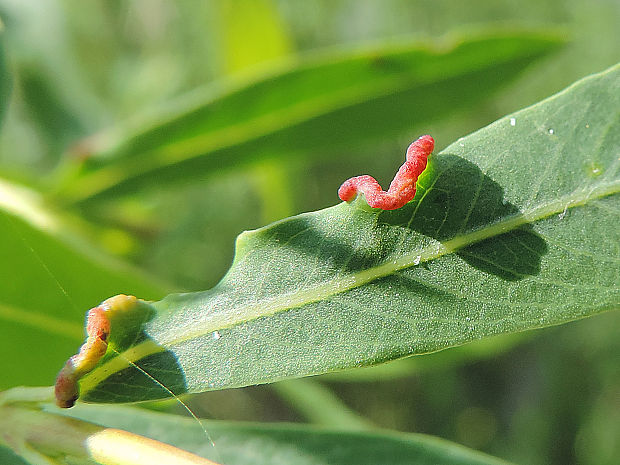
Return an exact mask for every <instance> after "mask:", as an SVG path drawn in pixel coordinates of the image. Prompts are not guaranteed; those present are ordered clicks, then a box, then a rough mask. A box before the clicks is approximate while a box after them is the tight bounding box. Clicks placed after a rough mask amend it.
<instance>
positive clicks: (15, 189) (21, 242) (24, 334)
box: [0, 180, 165, 388]
mask: <svg viewBox="0 0 620 465" xmlns="http://www.w3.org/2000/svg"><path fill="white" fill-rule="evenodd" d="M71 230H72V228H71V225H70V224H69V223H68V222H67V220H66V218H62V217H60V216H59V215H56V214H54V212H53V211H52V210H51V209H50V208H49V206H47V205H46V204H45V203H44V202H43V201H42V199H41V198H40V196H39V195H38V194H37V193H36V192H34V191H32V190H30V189H27V188H25V187H22V186H17V185H15V184H11V183H9V182H7V181H4V180H0V322H1V323H0V353H1V354H2V359H1V360H0V370H1V371H2V374H3V375H2V377H0V388H6V387H10V386H16V385H20V384H30V385H38V384H51V383H52V382H53V381H54V377H55V374H56V372H57V371H58V370H59V368H60V367H61V366H62V363H63V360H64V359H66V358H67V355H68V354H70V353H71V352H73V351H75V350H76V348H77V347H78V346H79V344H80V342H81V341H82V340H83V338H84V329H83V321H84V313H85V311H86V310H87V309H88V308H90V307H93V306H94V305H96V304H97V303H98V302H100V301H101V300H103V299H104V298H106V297H109V296H110V294H118V293H121V292H124V293H130V294H133V293H135V294H138V295H144V297H145V298H157V297H160V296H161V295H162V294H163V293H164V292H165V287H164V286H163V285H162V284H159V283H156V282H155V281H153V280H151V279H148V278H147V277H145V276H142V274H141V273H138V272H137V271H135V270H131V269H130V268H129V267H126V266H123V265H121V264H119V263H117V262H116V261H115V260H112V259H111V258H110V257H106V256H105V255H104V254H102V253H100V252H97V251H96V249H94V248H92V247H90V246H89V245H88V244H86V243H85V242H84V241H83V240H81V239H80V238H79V237H78V236H76V235H71V233H70V231H71ZM142 293H144V294H142Z"/></svg>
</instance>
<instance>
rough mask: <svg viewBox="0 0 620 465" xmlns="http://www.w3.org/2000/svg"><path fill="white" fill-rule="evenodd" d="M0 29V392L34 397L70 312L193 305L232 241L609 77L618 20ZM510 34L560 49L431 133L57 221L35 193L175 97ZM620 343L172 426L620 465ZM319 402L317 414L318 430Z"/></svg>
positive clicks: (61, 10) (148, 23)
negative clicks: (298, 424)
mask: <svg viewBox="0 0 620 465" xmlns="http://www.w3.org/2000/svg"><path fill="white" fill-rule="evenodd" d="M0 17H1V18H2V21H3V22H4V25H5V31H4V33H3V39H2V40H3V46H4V50H5V54H6V57H5V62H6V64H7V67H8V71H9V73H10V75H11V76H12V78H11V79H9V78H7V77H6V75H5V76H3V77H2V85H1V86H0V95H7V92H8V89H9V88H10V86H11V85H10V84H9V82H10V81H12V93H11V98H10V101H9V105H8V107H7V108H6V109H5V110H4V116H3V130H2V132H1V133H0V173H1V174H2V176H3V178H4V179H5V180H12V181H14V182H15V183H26V184H27V185H29V186H30V190H28V191H27V192H25V191H23V190H19V189H16V188H15V186H14V185H13V184H6V185H5V181H2V183H1V184H0V196H1V197H2V200H4V202H2V203H3V205H4V207H3V210H6V211H9V212H11V211H12V210H11V208H10V205H13V206H14V205H16V204H17V203H19V202H18V201H17V200H15V199H18V200H20V201H24V205H27V208H21V209H20V208H19V207H18V210H19V214H17V215H5V214H3V215H1V216H0V229H2V233H1V234H2V236H1V239H2V245H1V246H0V252H1V253H2V260H1V262H0V274H1V276H2V283H3V284H2V286H3V287H2V293H3V295H4V296H5V297H3V300H2V301H1V302H0V317H1V318H2V320H1V321H2V323H1V327H0V336H1V338H0V339H1V340H0V349H1V351H2V352H1V353H2V354H3V355H4V354H11V356H10V357H6V358H7V359H6V360H5V361H4V365H3V372H4V373H10V376H6V377H4V376H3V378H2V379H1V380H0V387H2V388H4V387H9V386H12V385H15V384H50V383H51V382H52V379H53V373H54V372H55V371H56V370H57V367H59V366H60V364H61V363H62V359H63V358H65V357H66V356H67V355H68V354H70V353H72V352H73V351H74V350H75V348H76V346H77V345H78V344H79V341H80V339H81V335H80V332H81V329H80V327H81V321H82V317H83V312H84V310H85V309H87V308H88V307H90V306H92V305H94V304H95V303H97V302H98V301H100V300H102V299H103V298H106V297H108V296H109V295H112V294H116V293H119V292H134V293H136V294H137V295H139V296H140V297H144V298H159V297H161V296H162V295H164V294H165V293H166V292H167V291H169V290H172V289H174V290H180V289H186V290H200V289H203V288H207V287H211V286H212V285H213V284H215V283H216V282H217V281H218V280H219V279H220V278H221V276H222V275H223V273H224V272H225V270H226V269H227V268H228V266H229V265H230V261H231V259H232V254H233V243H234V238H235V236H236V235H237V234H239V233H240V232H241V231H242V230H245V229H253V228H256V227H259V226H262V225H264V224H266V223H268V222H270V221H272V220H275V219H279V218H281V217H285V216H288V215H291V214H294V213H298V212H301V211H309V210H315V209H319V208H323V207H326V206H330V205H332V204H334V203H336V202H337V198H336V195H335V192H336V189H337V187H338V185H339V183H340V182H341V181H342V180H343V179H345V178H347V177H348V176H350V175H352V174H358V173H361V172H369V173H373V174H377V178H378V179H379V181H380V182H383V183H385V182H386V181H387V180H388V179H389V178H390V176H391V175H392V173H393V170H394V167H395V166H398V165H399V164H400V162H401V160H402V154H403V151H404V147H406V145H407V143H408V142H409V141H410V140H411V139H412V137H415V136H417V135H419V134H422V133H430V134H432V135H433V136H434V137H435V138H436V140H437V141H438V149H441V148H443V147H444V146H446V145H447V144H448V143H450V142H452V141H454V140H456V139H458V138H459V137H460V136H463V135H465V134H467V133H469V132H471V131H473V130H475V129H477V128H479V127H481V126H483V125H485V124H487V123H489V122H491V121H493V120H495V119H497V118H498V117H499V116H502V115H504V114H506V113H509V112H511V111H514V110H517V109H519V108H522V107H524V106H526V105H528V104H531V103H534V102H536V101H538V100H541V99H542V98H544V97H546V96H548V95H550V94H552V93H554V92H556V91H558V90H560V89H562V88H563V87H565V86H566V85H568V84H570V83H571V82H573V81H575V80H577V79H578V78H580V77H582V76H584V75H586V74H589V73H592V72H596V71H600V70H602V69H604V68H606V67H608V66H610V65H612V64H614V63H615V62H617V61H618V57H619V56H620V45H619V44H620V33H619V32H618V28H617V24H618V23H620V6H619V5H618V3H617V2H614V1H612V0H598V1H595V2H590V1H585V0H572V1H569V2H559V1H551V2H535V1H525V2H519V3H515V2H512V1H508V0H506V1H495V2H491V1H482V0H477V1H474V2H467V3H462V2H454V1H423V2H416V3H413V2H406V1H398V0H391V1H385V2H376V1H355V2H354V1H337V2H331V1H330V2H328V1H315V2H285V1H281V2H279V1H274V2H270V1H266V0H265V1H249V0H248V1H241V2H232V1H220V2H189V1H188V2H175V3H171V2H165V1H152V0H150V1H147V0H144V1H134V2H125V1H116V2H107V1H96V2H88V3H86V4H84V3H82V2H75V1H72V0H65V1H49V2H37V1H23V0H22V1H17V0H3V1H1V2H0ZM507 24H510V25H511V27H512V26H514V25H520V26H526V27H529V28H534V27H536V28H540V29H542V30H552V31H555V30H556V28H558V27H561V28H562V30H564V31H565V33H566V35H567V37H568V38H569V39H570V42H569V43H568V45H566V46H565V47H563V48H562V49H561V50H559V51H557V52H556V53H554V54H553V55H549V57H547V58H545V59H541V60H539V61H537V62H536V63H534V64H533V65H531V66H529V67H528V68H527V69H526V70H525V72H524V73H520V74H518V75H506V85H505V87H504V88H503V90H502V91H501V92H499V93H494V94H493V95H490V93H489V95H487V96H486V98H482V97H481V98H480V99H479V101H478V99H476V101H475V102H470V103H468V104H467V106H466V107H465V108H464V107H463V106H461V105H456V104H455V107H459V108H457V109H456V110H455V111H445V112H443V113H442V114H441V115H438V116H436V117H434V118H433V119H431V120H428V121H426V120H425V119H424V118H423V117H422V118H420V117H417V118H416V120H415V124H412V125H411V126H410V127H408V126H404V127H403V128H402V129H401V130H399V131H398V133H397V134H394V133H391V132H389V131H386V132H385V133H381V134H379V137H377V138H375V139H374V140H373V141H372V143H365V144H360V143H358V144H355V143H351V144H350V145H348V146H342V147H338V149H337V151H336V152H335V153H330V154H326V153H324V150H323V149H322V148H320V149H318V150H315V151H312V152H308V153H306V154H305V155H304V156H302V157H295V158H294V159H293V158H292V157H291V159H290V160H286V161H284V162H283V161H282V159H280V161H279V162H277V163H276V162H274V161H273V160H270V159H268V158H264V159H261V161H259V162H255V163H253V164H247V163H240V164H239V165H238V166H234V165H233V166H227V167H226V169H219V170H217V171H216V173H215V174H214V175H212V176H210V177H209V178H208V179H206V180H191V181H190V180H188V181H187V182H181V183H177V184H176V185H175V186H174V188H166V189H155V190H153V189H151V190H149V191H140V192H138V193H135V194H133V195H124V196H122V197H118V198H116V197H112V198H110V199H108V200H107V201H106V202H96V203H89V204H87V205H83V204H73V205H71V208H67V209H65V210H62V211H63V213H60V211H61V210H60V209H58V208H54V207H52V206H51V204H50V203H49V197H48V196H42V195H40V194H39V193H38V192H37V191H39V190H40V191H43V192H49V191H50V189H52V188H53V189H54V190H56V191H57V192H56V193H57V199H60V200H62V199H63V196H62V192H63V188H64V186H65V185H66V183H67V182H68V181H67V180H71V179H73V177H74V176H76V175H77V174H76V172H77V171H78V170H79V169H83V167H80V166H79V165H80V164H79V163H76V162H75V157H76V156H80V155H84V153H85V150H86V151H90V150H92V147H95V151H96V149H97V148H98V147H99V146H98V145H97V143H100V141H101V140H102V138H101V137H99V138H95V139H93V138H91V139H88V140H86V141H84V138H85V137H88V136H92V135H93V134H97V133H100V131H103V130H108V129H109V128H111V127H112V128H118V127H120V128H121V129H123V128H125V127H127V125H126V124H125V122H126V121H128V120H130V119H132V121H134V122H133V123H132V124H133V125H134V127H135V125H138V128H139V127H140V122H141V121H142V117H140V118H138V119H137V120H134V119H133V118H134V117H135V116H136V115H145V114H146V115H148V114H151V115H152V114H156V115H157V114H160V112H161V110H160V109H161V108H163V109H164V111H167V110H168V109H170V111H172V110H174V105H176V104H174V105H173V104H170V103H169V102H171V101H174V99H175V98H176V97H179V96H182V98H183V99H184V100H185V101H188V100H189V101H190V102H191V101H192V98H194V96H195V95H197V94H196V93H192V94H189V97H187V96H186V95H187V93H188V92H195V89H197V88H202V87H203V86H204V85H207V84H210V83H213V84H214V86H215V87H212V88H210V89H220V88H227V87H230V88H234V87H235V86H238V85H240V84H239V83H241V82H247V81H252V80H253V79H256V77H257V76H267V75H269V73H271V72H273V70H274V69H278V68H279V67H282V66H283V65H282V63H291V62H293V63H294V62H295V61H296V60H297V59H298V57H299V56H300V54H303V53H315V52H317V51H319V50H321V49H323V48H325V47H328V48H330V49H334V50H336V51H338V50H346V49H353V50H355V49H357V48H359V47H360V46H361V45H363V44H367V43H369V42H371V43H372V42H376V41H381V42H385V41H389V42H391V43H393V44H395V45H398V44H403V43H410V42H411V40H412V39H420V40H423V41H425V42H426V43H430V44H441V43H445V39H444V36H445V35H446V34H457V33H459V34H460V36H461V37H465V38H467V37H470V36H471V34H472V31H473V30H479V29H488V28H491V29H495V30H498V29H503V28H504V29H505V28H506V25H507ZM554 33H555V32H554ZM259 38H260V39H259ZM336 53H340V52H336ZM214 92H215V91H214ZM396 116H399V115H394V117H396ZM400 116H401V117H402V119H406V118H407V117H408V116H407V114H406V113H403V114H402V115H400ZM136 121H137V122H136ZM100 134H103V135H104V136H105V135H106V134H110V132H109V131H107V132H101V133H100ZM112 134H114V132H113V133H112ZM103 140H104V142H106V140H105V137H104V138H103ZM78 142H80V143H79V144H78ZM76 144H77V145H76ZM104 146H105V144H104ZM319 147H320V146H319ZM85 148H86V149H85ZM7 182H8V181H7ZM65 198H69V197H65ZM67 203H69V201H68V200H67ZM7 204H8V205H9V208H8V209H7V207H6V205H7ZM54 205H58V202H56V203H54ZM24 212H27V213H24ZM24 215H26V217H27V220H26V219H24V218H26V217H25V216H24ZM33 215H34V216H33ZM33 222H35V223H36V222H38V223H36V224H38V225H39V226H41V225H42V227H41V229H42V230H44V231H46V234H41V233H40V231H39V230H38V229H37V228H32V227H31V225H32V224H33ZM136 269H140V270H141V271H140V272H136ZM147 275H148V276H147ZM164 283H165V284H164ZM19 309H21V310H27V312H23V311H17V310H19ZM32 315H35V316H32ZM46 318H47V319H46ZM619 325H620V323H619V322H618V318H617V316H616V315H613V314H606V315H602V316H599V317H596V318H592V319H588V320H584V321H581V322H577V323H571V324H568V325H564V326H562V327H557V328H552V329H548V330H545V331H542V332H530V333H527V334H523V335H516V336H511V337H510V338H501V339H497V340H487V341H484V342H483V343H478V344H474V345H469V346H464V347H462V348H458V349H453V350H450V351H447V352H440V353H437V354H433V355H430V356H425V357H422V358H414V359H407V360H403V361H399V362H395V363H392V364H389V365H385V366H380V367H378V368H375V369H368V370H359V371H356V372H351V373H350V374H347V373H342V374H337V375H336V374H335V375H330V376H325V377H323V378H316V379H312V380H295V381H286V382H282V383H277V384H274V385H271V386H258V387H252V388H245V389H241V390H228V391H222V392H211V393H207V394H204V395H201V396H197V397H195V398H193V399H192V400H191V403H190V405H191V407H192V408H193V409H194V410H196V411H197V412H198V413H199V414H201V415H206V416H210V417H214V418H220V419H227V420H231V419H243V420H259V421H273V420H295V421H310V422H313V423H319V424H330V425H347V426H349V427H356V428H365V427H368V425H376V426H381V427H386V428H391V429H396V430H400V431H413V432H421V433H428V434H433V435H437V436H440V437H442V438H445V439H450V440H454V441H456V442H459V443H461V444H465V445H468V446H471V447H474V448H477V449H479V450H483V451H485V452H488V453H490V454H493V455H496V456H499V457H502V458H505V459H509V460H511V461H514V462H520V463H531V464H536V463H541V464H542V463H558V464H566V463H584V464H595V463H596V464H600V463H613V460H614V458H617V457H618V456H620V444H619V442H618V440H617V438H618V437H620V418H618V413H617V412H618V411H619V410H618V408H617V398H618V392H620V370H619V368H618V364H617V359H618V356H619V355H620V342H619V340H618V337H617V335H618V329H619ZM16 347H17V348H18V350H17V351H15V348H16ZM26 348H36V349H26ZM15 354H17V355H15ZM50 375H51V377H50ZM317 402H320V403H323V404H324V405H329V407H326V408H325V409H316V408H314V407H313V406H315V405H316V404H317ZM170 408H173V409H174V408H176V406H175V405H171V406H170ZM361 418H363V420H362V419H361ZM524 444H527V447H524V446H523V445H524Z"/></svg>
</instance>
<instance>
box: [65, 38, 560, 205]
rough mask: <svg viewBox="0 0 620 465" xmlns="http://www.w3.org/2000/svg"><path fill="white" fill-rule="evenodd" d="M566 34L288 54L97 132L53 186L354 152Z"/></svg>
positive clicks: (89, 192)
mask: <svg viewBox="0 0 620 465" xmlns="http://www.w3.org/2000/svg"><path fill="white" fill-rule="evenodd" d="M562 43H563V41H562V40H561V39H560V38H558V37H557V36H555V35H550V34H549V33H540V32H523V31H521V32H515V33H501V34H494V35H493V34H488V35H487V36H480V37H475V38H469V39H464V40H460V41H454V42H452V43H451V44H450V45H445V44H444V45H442V46H439V47H437V46H435V47H431V46H428V45H420V43H413V44H406V45H403V44H402V43H401V44H398V45H388V46H384V47H378V48H375V49H372V50H367V51H361V52H355V53H346V54H331V55H328V56H321V57H315V58H312V57H309V58H304V59H301V60H297V59H295V60H292V61H291V62H290V63H288V64H286V65H283V66H282V67H280V68H277V69H274V70H273V71H272V72H270V73H268V74H266V75H264V76H262V77H261V78H259V79H254V80H250V81H242V82H239V83H236V84H230V85H226V86H212V87H209V88H207V89H204V90H198V91H196V92H194V93H192V94H191V95H188V96H186V98H185V99H183V100H182V101H179V102H175V103H172V104H170V105H169V106H168V107H166V108H163V109H161V110H160V111H158V112H156V113H155V114H154V115H152V116H151V117H150V118H148V119H146V120H139V121H134V122H133V123H132V124H126V125H124V126H121V127H118V128H115V129H113V130H110V131H108V132H104V133H101V134H98V135H95V136H94V137H93V138H91V139H89V140H87V141H85V142H84V144H82V145H81V146H80V148H79V150H80V155H81V157H82V158H84V157H87V158H88V159H87V160H86V161H85V162H84V164H83V166H82V173H81V175H80V176H78V177H77V178H71V179H67V180H66V182H65V184H64V186H62V187H61V188H60V189H59V192H58V195H59V196H60V197H61V198H63V199H64V200H65V201H67V202H81V201H85V200H89V199H92V198H95V197H97V198H102V197H106V196H110V195H116V194H120V193H127V192H132V191H135V190H138V189H142V188H144V187H157V188H161V186H162V185H164V184H167V183H169V182H178V181H184V182H186V181H187V180H188V179H191V178H195V179H196V178H197V179H203V178H204V177H205V176H208V175H209V174H210V173H211V172H213V171H218V170H223V169H227V168H230V167H233V166H238V165H239V164H243V163H248V162H253V161H256V160H261V159H278V158H283V157H287V158H290V157H297V156H302V155H305V156H309V155H311V156H316V155H317V154H322V156H327V155H329V154H334V153H338V151H340V150H342V149H343V148H347V149H349V150H350V149H354V148H356V147H361V146H363V145H366V144H368V143H369V142H372V141H377V140H385V139H388V138H391V137H394V136H396V135H401V134H403V133H404V132H408V131H410V130H411V128H412V127H414V126H416V125H420V124H427V123H428V121H430V120H433V119H437V118H439V117H441V116H445V115H449V114H452V113H453V112H454V111H455V110H456V109H458V108H464V107H467V106H470V105H471V104H472V103H475V102H477V101H478V100H480V99H481V98H483V97H486V96H488V95H489V94H490V92H491V91H492V90H494V89H497V88H498V87H500V86H501V85H503V84H505V83H506V82H508V81H510V80H511V79H513V78H514V77H515V76H516V75H517V74H518V73H519V72H520V71H522V70H523V69H524V68H525V67H526V66H527V65H528V64H530V63H532V62H533V61H535V60H536V59H539V58H540V57H542V56H544V55H546V54H548V53H550V52H551V51H553V50H555V49H557V47H558V46H559V45H561V44H562Z"/></svg>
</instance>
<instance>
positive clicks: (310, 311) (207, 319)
mask: <svg viewBox="0 0 620 465" xmlns="http://www.w3.org/2000/svg"><path fill="white" fill-rule="evenodd" d="M619 88H620V66H616V67H614V68H611V69H609V70H607V71H605V72H603V73H600V74H597V75H594V76H591V77H589V78H586V79H583V80H582V81H579V82H578V83H576V84H574V85H573V86H571V87H569V88H568V89H566V90H565V91H563V92H561V93H559V94H557V95H556V96H553V97H551V98H549V99H547V100H545V101H543V102H541V103H539V104H537V105H534V106H532V107H529V108H526V109H524V110H521V111H519V112H517V113H514V114H512V115H509V116H507V117H505V118H502V119H500V120H499V121H497V122H495V123H493V124H492V125H490V126H488V127H486V128H484V129H481V130H480V131H478V132H476V133H473V134H471V135H470V136H467V137H465V138H462V139H459V140H458V141H457V142H455V143H454V144H452V145H451V146H449V147H448V148H446V149H445V150H444V151H443V152H441V153H440V154H436V155H433V156H432V157H431V159H430V161H429V167H428V168H427V170H426V171H425V173H423V175H422V176H421V178H420V180H419V185H418V188H419V190H418V194H417V195H416V198H415V199H414V201H413V202H411V203H409V204H408V205H406V206H405V207H403V208H401V209H398V210H393V211H381V210H372V209H369V208H368V207H367V205H366V204H365V202H364V200H363V199H362V198H358V200H357V201H356V202H354V203H352V204H347V203H341V204H339V205H336V206H334V207H332V208H328V209H325V210H322V211H318V212H313V213H307V214H302V215H299V216H296V217H292V218H288V219H285V220H282V221H279V222H277V223H274V224H272V225H270V226H267V227H264V228H261V229H258V230H255V231H250V232H246V233H244V234H242V235H241V236H239V238H238V240H237V250H236V256H235V261H234V263H233V266H232V268H231V269H230V271H229V272H228V274H227V275H226V276H225V277H224V278H223V280H222V281H221V282H220V283H219V284H218V285H217V286H215V287H214V288H212V289H210V290H207V291H204V292H197V293H189V294H175V295H171V296H168V297H166V298H165V299H163V300H162V301H160V302H155V303H153V306H154V308H156V309H157V310H158V311H159V312H160V313H159V315H158V317H156V318H154V319H153V320H151V321H150V322H149V323H148V324H147V325H146V327H145V328H144V331H145V335H144V336H146V337H147V339H146V340H144V339H141V340H142V341H143V342H140V343H137V344H135V345H132V346H131V347H128V348H127V350H126V351H124V352H123V353H121V354H119V355H115V354H108V355H109V356H108V358H107V359H106V361H105V362H104V363H102V364H101V365H100V366H99V367H97V368H96V369H95V370H94V371H92V372H91V373H90V374H88V375H87V376H86V377H84V378H83V380H82V383H81V386H82V392H83V394H84V400H87V401H91V402H121V401H132V400H147V399H154V398H161V397H166V396H168V394H169V392H167V391H166V390H164V389H162V388H161V386H160V385H158V384H157V383H156V382H154V381H153V379H150V378H148V377H146V376H144V373H143V372H142V371H140V370H136V369H135V367H134V366H133V365H132V364H133V363H135V364H137V365H139V366H140V367H141V369H142V370H144V371H146V372H148V373H150V374H151V375H152V376H153V377H154V378H155V379H157V380H159V381H160V382H162V383H165V384H166V385H167V386H168V387H169V388H170V389H171V390H172V391H174V392H176V393H182V392H187V391H190V392H197V391H204V390H209V389H222V388H229V387H235V386H243V385H249V384H258V383H265V382H269V381H275V380H279V379H282V378H286V377H294V376H303V375H310V374H315V373H321V372H329V371H335V370H339V369H343V368H351V367H357V366H364V365H371V364H374V363H380V362H384V361H387V360H392V359H395V358H399V357H403V356H406V355H413V354H424V353H428V352H433V351H437V350H441V349H444V348H448V347H452V346H456V345H460V344H463V343H465V342H468V341H472V340H476V339H481V338H485V337H489V336H493V335H496V334H502V333H512V332H518V331H524V330H527V329H534V328H541V327H545V326H549V325H556V324H560V323H563V322H567V321H571V320H575V319H578V318H583V317H586V316H589V315H593V314H596V313H598V312H602V311H605V310H611V309H616V308H618V306H619V305H620V286H619V285H618V283H619V279H618V271H619V269H618V266H617V264H618V244H619V243H620V237H619V233H620V229H618V227H617V220H618V218H617V216H618V210H619V207H618V201H619V199H620V196H618V191H619V190H620V180H619V179H618V167H619V166H620V159H619V158H618V149H619V147H620V124H619V123H620V116H619V115H620V114H619V111H620V92H619ZM584 109H586V111H584ZM112 336H113V335H112ZM121 381H122V382H121ZM127 386H132V389H131V390H130V389H127Z"/></svg>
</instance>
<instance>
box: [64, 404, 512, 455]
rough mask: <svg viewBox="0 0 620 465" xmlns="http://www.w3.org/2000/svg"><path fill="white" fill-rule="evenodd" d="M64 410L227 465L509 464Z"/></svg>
mask: <svg viewBox="0 0 620 465" xmlns="http://www.w3.org/2000/svg"><path fill="white" fill-rule="evenodd" d="M54 411H57V410H56V409H54ZM62 413H64V414H68V415H70V416H72V417H74V418H79V419H82V420H87V421H92V422H95V423H98V424H100V425H103V426H108V427H113V428H120V429H124V430H126V431H131V432H133V433H136V434H140V435H143V436H148V437H150V438H153V439H156V440H158V441H162V442H166V443H168V444H171V445H173V446H176V447H179V448H181V449H185V450H188V451H190V452H192V453H194V454H197V455H200V456H202V457H206V458H208V459H210V460H214V461H216V462H218V463H225V464H226V465H245V464H248V465H249V464H252V465H260V464H269V465H277V464H283V465H284V464H286V465H290V464H295V465H310V464H312V465H323V464H325V465H327V464H329V465H337V464H343V465H345V464H346V465H349V464H352V463H355V464H359V465H364V464H368V465H371V464H372V465H376V464H378V463H385V464H390V465H409V464H411V465H414V464H415V465H426V464H428V465H430V464H433V465H435V464H438V463H441V464H444V465H457V464H463V465H464V464H468V465H474V464H479V465H487V464H488V465H500V464H504V465H507V462H504V461H503V460H499V459H497V458H494V457H491V456H488V455H486V454H482V453H480V452H476V451H474V450H471V449H467V448H465V447H462V446H459V445H457V444H454V443H451V442H448V441H444V440H442V439H438V438H434V437H432V436H426V435H422V434H403V433H392V432H387V431H381V432H364V433H355V432H346V431H336V430H329V429H323V428H321V429H318V428H312V427H308V426H300V425H293V424H279V425H264V424H263V425H258V424H251V423H226V422H216V421H209V422H203V423H204V426H205V429H206V430H207V432H208V434H209V436H210V437H211V439H212V440H213V444H214V446H215V447H213V445H211V443H210V441H209V439H208V438H207V437H206V435H205V432H204V431H203V429H202V428H201V426H200V425H199V424H198V422H196V421H195V420H191V419H188V418H183V417H179V416H176V415H170V414H163V413H156V412H148V411H144V410H140V409H136V408H131V407H121V406H107V407H106V408H105V409H104V408H101V407H96V406H87V405H81V406H79V407H75V408H74V409H71V411H69V412H66V411H65V412H62Z"/></svg>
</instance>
